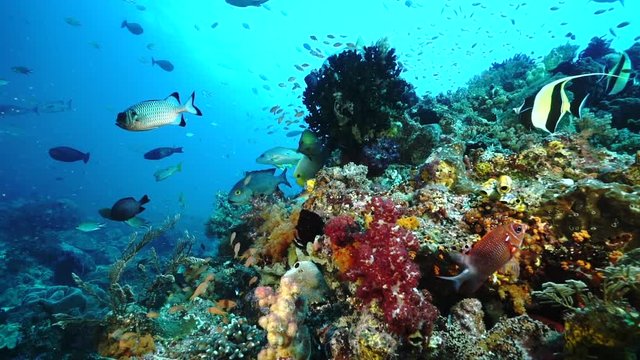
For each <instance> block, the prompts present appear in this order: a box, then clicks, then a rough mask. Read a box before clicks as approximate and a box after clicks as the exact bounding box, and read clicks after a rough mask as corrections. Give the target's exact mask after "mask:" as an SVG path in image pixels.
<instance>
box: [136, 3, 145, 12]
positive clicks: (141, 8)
mask: <svg viewBox="0 0 640 360" xmlns="http://www.w3.org/2000/svg"><path fill="white" fill-rule="evenodd" d="M136 9H137V10H140V11H145V10H147V7H146V6H144V5H140V4H138V5H136Z"/></svg>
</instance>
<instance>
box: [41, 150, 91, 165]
mask: <svg viewBox="0 0 640 360" xmlns="http://www.w3.org/2000/svg"><path fill="white" fill-rule="evenodd" d="M49 156H51V158H52V159H54V160H58V161H63V162H74V161H80V160H82V161H83V162H84V163H85V164H86V163H87V162H88V161H89V153H83V152H82V151H79V150H76V149H74V148H71V147H68V146H58V147H54V148H51V149H49Z"/></svg>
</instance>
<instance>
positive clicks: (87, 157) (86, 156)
mask: <svg viewBox="0 0 640 360" xmlns="http://www.w3.org/2000/svg"><path fill="white" fill-rule="evenodd" d="M90 155H91V153H86V154H84V158H82V161H84V163H85V164H86V163H88V162H89V156H90Z"/></svg>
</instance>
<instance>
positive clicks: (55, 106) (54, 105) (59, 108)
mask: <svg viewBox="0 0 640 360" xmlns="http://www.w3.org/2000/svg"><path fill="white" fill-rule="evenodd" d="M71 101H72V100H68V101H64V100H59V101H50V102H45V103H42V104H38V106H36V108H35V111H36V112H37V113H39V114H45V113H57V112H64V111H71V110H73V107H72V106H71Z"/></svg>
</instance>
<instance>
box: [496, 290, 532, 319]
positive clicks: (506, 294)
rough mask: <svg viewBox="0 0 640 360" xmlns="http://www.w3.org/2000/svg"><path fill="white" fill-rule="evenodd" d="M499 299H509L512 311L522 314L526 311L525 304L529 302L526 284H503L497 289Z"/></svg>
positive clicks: (528, 291) (529, 294)
mask: <svg viewBox="0 0 640 360" xmlns="http://www.w3.org/2000/svg"><path fill="white" fill-rule="evenodd" d="M498 295H499V296H500V299H502V300H505V299H508V300H510V301H511V306H513V311H514V312H515V313H516V314H518V315H522V314H525V313H526V312H527V309H526V306H527V305H529V304H531V293H530V289H529V287H528V286H527V285H516V284H505V285H502V286H500V288H499V289H498Z"/></svg>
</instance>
